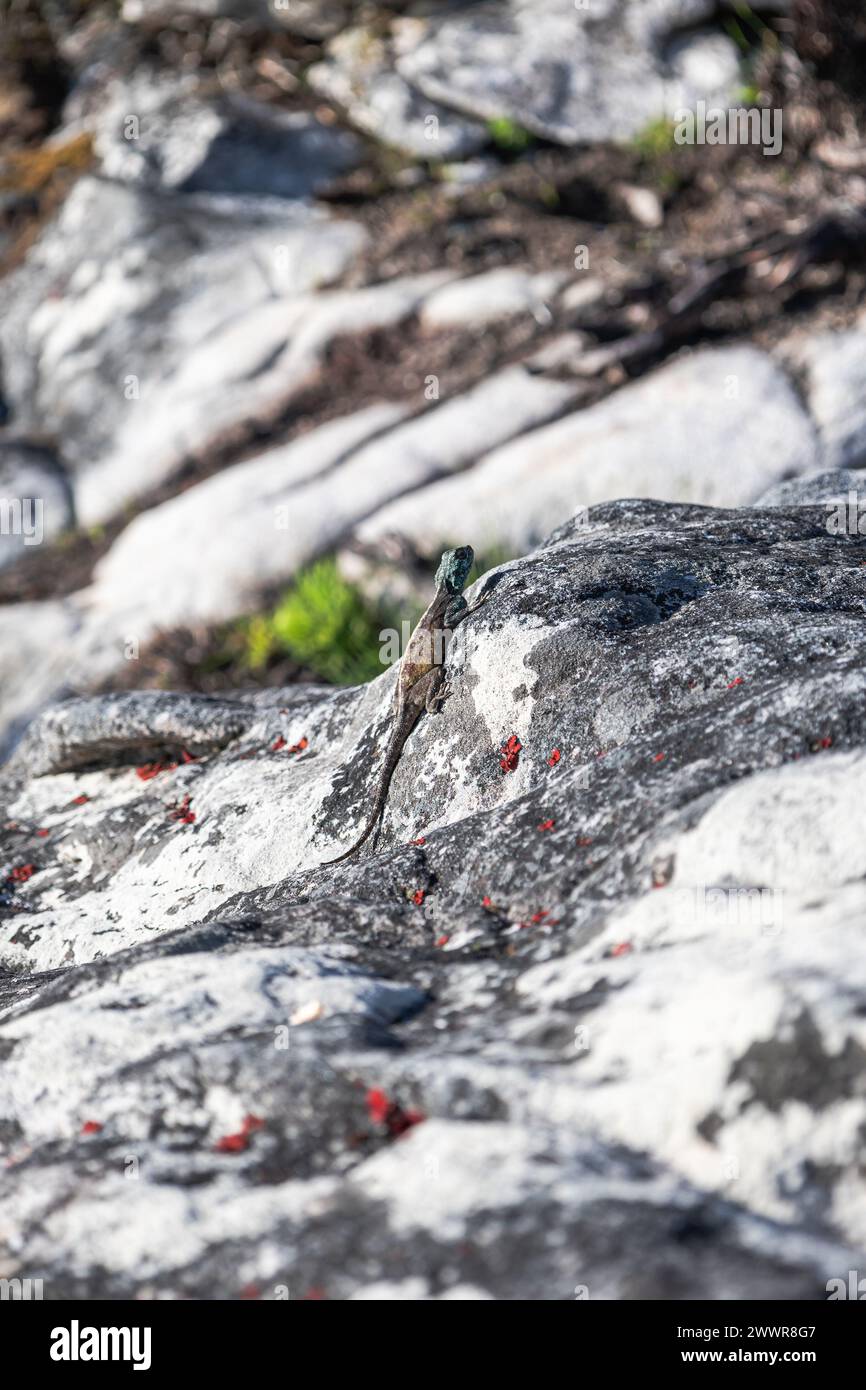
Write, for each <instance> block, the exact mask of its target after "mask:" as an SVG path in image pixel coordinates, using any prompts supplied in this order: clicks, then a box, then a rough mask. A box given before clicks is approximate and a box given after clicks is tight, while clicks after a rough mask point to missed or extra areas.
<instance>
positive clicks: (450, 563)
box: [436, 545, 475, 594]
mask: <svg viewBox="0 0 866 1390" xmlns="http://www.w3.org/2000/svg"><path fill="white" fill-rule="evenodd" d="M474 561H475V551H474V550H473V549H472V546H471V545H458V547H457V549H456V550H446V551H444V552H443V555H442V559H441V560H440V561H439V568H438V570H437V571H436V583H437V584H444V585H445V588H446V589H448V590H450V592H451V593H455V594H462V592H463V587H464V585H465V583H466V580H467V579H468V577H469V571H470V570H471V568H472V566H473V563H474Z"/></svg>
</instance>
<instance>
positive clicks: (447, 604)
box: [324, 545, 478, 865]
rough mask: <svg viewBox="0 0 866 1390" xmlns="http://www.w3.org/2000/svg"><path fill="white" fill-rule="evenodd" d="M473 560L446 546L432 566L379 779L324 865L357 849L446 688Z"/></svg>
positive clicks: (467, 548) (467, 550)
mask: <svg viewBox="0 0 866 1390" xmlns="http://www.w3.org/2000/svg"><path fill="white" fill-rule="evenodd" d="M474 560H475V552H474V551H473V549H472V546H471V545H461V546H458V547H457V549H456V550H446V551H445V552H444V553H443V555H442V559H441V560H440V562H439V568H438V569H437V571H436V580H435V582H436V592H435V594H434V595H433V598H432V599H431V601H430V603H429V605H428V607H427V609H426V611H425V612H424V613H423V614H422V615H421V617H420V618H419V620H418V624H417V626H416V628H415V630H414V632H413V633H412V636H411V637H410V638H409V641H408V642H407V644H406V650H405V652H404V653H403V658H402V660H401V662H400V671H399V675H398V677H397V684H396V687H395V689H394V704H393V715H392V726H391V734H390V737H389V739H388V743H387V745H386V748H385V754H384V758H383V761H382V767H381V771H380V773H379V780H378V782H377V785H376V791H375V795H374V797H373V807H372V810H371V812H370V815H369V817H368V818H367V822H366V824H365V825H364V829H363V830H362V832H361V834H360V835H359V837H358V839H357V840H356V841H355V843H354V844H353V845H352V846H351V848H350V849H347V850H346V851H345V853H343V854H341V855H339V856H338V858H336V859H326V860H325V861H324V863H325V865H328V864H341V863H342V862H343V860H344V859H348V858H350V856H351V855H353V854H354V853H355V852H356V850H359V849H360V848H361V846H362V845H363V844H364V842H365V841H366V840H368V839H369V838H370V836H371V835H372V833H373V831H374V830H375V829H376V827H377V825H378V824H379V821H380V820H381V818H382V815H383V814H384V811H385V803H386V801H387V800H388V789H389V787H390V785H391V778H392V777H393V775H394V772H395V770H396V768H397V764H398V763H399V761H400V755H401V754H402V752H403V746H404V744H405V743H406V740H407V739H408V737H409V735H410V734H411V732H412V730H413V729H414V728H415V725H416V724H417V723H418V720H419V719H420V718H421V716H422V714H424V713H425V712H427V713H435V712H438V710H440V709H441V707H442V702H443V700H444V699H445V695H446V694H447V686H446V683H445V671H444V667H443V661H444V657H445V634H446V632H453V631H454V629H455V627H456V626H457V624H458V623H460V622H462V621H463V619H464V618H465V617H466V616H467V614H469V613H470V612H473V611H474V609H475V608H476V607H477V606H478V605H476V604H473V606H472V608H470V607H469V604H468V603H467V602H466V599H465V598H464V597H463V590H464V588H465V586H466V580H467V578H468V576H469V571H470V570H471V568H472V565H473V562H474Z"/></svg>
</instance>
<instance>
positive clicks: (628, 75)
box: [397, 0, 739, 145]
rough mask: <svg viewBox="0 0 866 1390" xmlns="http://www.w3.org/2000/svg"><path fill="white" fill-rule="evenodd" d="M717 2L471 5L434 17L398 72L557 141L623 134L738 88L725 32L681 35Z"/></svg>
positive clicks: (426, 89) (563, 0) (427, 90)
mask: <svg viewBox="0 0 866 1390" xmlns="http://www.w3.org/2000/svg"><path fill="white" fill-rule="evenodd" d="M715 8H716V7H715V5H714V4H713V3H712V2H711V0H652V3H646V0H592V3H591V4H588V5H580V6H578V5H575V4H574V0H506V3H503V4H496V3H481V4H475V5H468V6H466V7H463V8H462V9H459V10H457V11H456V12H447V11H446V12H445V14H444V15H443V16H441V17H439V16H436V17H433V18H431V19H430V20H429V21H428V28H427V30H426V32H424V33H423V34H419V35H418V39H417V41H415V42H413V43H412V44H411V45H407V46H406V50H405V51H404V52H402V53H401V54H400V56H399V57H398V59H397V70H398V72H399V73H400V75H401V76H402V77H404V78H405V79H406V80H407V82H409V83H411V84H412V86H413V87H415V88H417V89H418V90H419V91H421V92H422V93H423V94H424V95H425V96H426V97H428V98H430V99H431V100H435V101H439V102H442V103H443V105H445V106H448V107H453V108H455V109H457V110H459V111H462V112H464V113H466V114H467V115H470V116H476V117H480V118H482V119H484V120H495V119H499V118H503V117H505V118H507V119H509V120H511V121H513V122H516V123H517V124H519V125H520V126H522V127H524V128H525V129H526V130H529V131H531V132H532V133H533V134H535V135H540V136H543V137H544V138H545V139H548V140H554V141H557V142H558V143H560V144H564V145H573V144H579V143H583V142H587V141H591V140H610V139H628V138H630V137H631V136H633V135H635V134H637V132H638V131H640V130H641V129H642V128H643V127H645V126H646V125H647V124H648V123H649V122H651V121H653V120H657V119H658V118H659V117H660V116H664V115H665V114H667V115H669V116H670V115H673V113H674V112H675V110H676V109H677V108H678V107H680V106H691V105H693V104H694V102H695V101H696V100H698V99H699V98H703V99H704V100H705V101H707V102H708V103H709V104H710V105H713V104H715V103H717V102H725V101H727V99H728V98H730V97H732V96H733V94H734V91H735V89H736V85H737V83H738V81H739V77H738V64H737V53H736V49H735V47H734V45H733V43H732V41H731V40H730V39H729V38H727V37H725V36H724V35H723V34H720V33H719V34H716V35H711V36H709V37H707V36H706V35H704V34H702V33H700V32H698V33H697V34H691V35H690V36H689V37H688V39H685V38H683V37H681V36H679V37H677V31H678V30H680V29H681V28H684V27H686V26H692V25H696V24H699V23H700V22H701V21H703V20H706V19H710V18H712V17H713V14H714V11H715ZM413 37H414V36H413ZM675 37H676V43H674V42H673V41H674V38H675Z"/></svg>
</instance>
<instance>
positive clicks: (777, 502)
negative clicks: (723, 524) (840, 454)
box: [758, 468, 866, 513]
mask: <svg viewBox="0 0 866 1390" xmlns="http://www.w3.org/2000/svg"><path fill="white" fill-rule="evenodd" d="M851 492H853V493H855V494H856V495H857V496H858V497H864V494H866V468H843V469H837V470H836V471H835V472H832V473H809V474H807V476H806V477H805V478H789V479H788V481H787V482H784V483H776V485H775V486H774V487H771V488H768V489H767V491H766V492H765V493H763V494H762V496H761V497H759V498H758V506H759V507H817V506H822V507H824V508H825V511H826V512H828V513H829V512H831V511H832V512H834V513H835V511H836V508H837V504H838V503H839V502H844V503H845V504H846V505H847V503H848V496H849V493H851ZM864 500H866V499H864Z"/></svg>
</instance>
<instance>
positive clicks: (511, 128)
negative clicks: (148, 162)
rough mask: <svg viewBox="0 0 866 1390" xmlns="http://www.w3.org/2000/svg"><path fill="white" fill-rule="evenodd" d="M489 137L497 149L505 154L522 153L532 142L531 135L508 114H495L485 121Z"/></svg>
mask: <svg viewBox="0 0 866 1390" xmlns="http://www.w3.org/2000/svg"><path fill="white" fill-rule="evenodd" d="M487 130H488V132H489V134H490V139H491V140H492V141H493V143H494V145H496V147H497V149H500V150H504V151H505V152H506V153H507V154H522V153H523V151H524V150H527V149H528V148H529V146H530V145H531V144H532V136H531V135H530V133H529V131H528V130H524V129H523V126H522V125H518V123H517V121H512V119H511V117H510V116H495V117H494V118H493V120H491V121H488V122H487Z"/></svg>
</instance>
